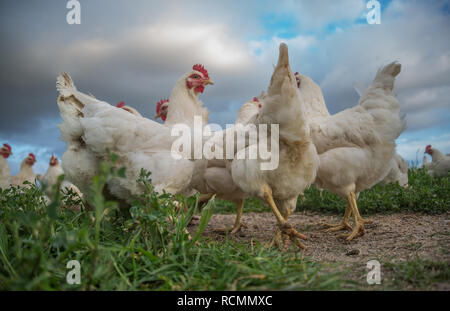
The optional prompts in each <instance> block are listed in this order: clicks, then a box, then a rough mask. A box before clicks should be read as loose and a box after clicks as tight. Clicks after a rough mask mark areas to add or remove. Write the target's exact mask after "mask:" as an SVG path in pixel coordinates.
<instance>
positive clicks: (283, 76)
mask: <svg viewBox="0 0 450 311" xmlns="http://www.w3.org/2000/svg"><path fill="white" fill-rule="evenodd" d="M303 96H304V94H302V93H301V92H300V91H299V89H298V88H297V83H296V81H295V78H294V75H293V74H292V72H291V69H290V66H289V56H288V48H287V45H286V44H284V43H283V44H281V45H280V56H279V59H278V64H277V66H276V68H275V70H274V73H273V75H272V79H271V82H270V85H269V88H268V92H267V96H266V97H265V98H264V103H263V106H262V109H261V111H260V113H259V115H258V117H257V119H256V121H255V124H256V125H257V126H259V125H261V124H269V125H270V124H279V130H280V139H279V142H276V143H278V144H279V166H278V168H276V169H275V170H261V167H260V164H261V163H263V162H264V161H263V160H262V159H256V160H250V159H242V160H241V159H238V158H236V159H234V160H233V162H232V165H231V172H232V177H233V181H234V182H235V183H236V184H237V185H238V186H239V187H240V188H241V189H242V190H243V191H244V192H245V193H248V194H249V195H252V196H256V197H259V198H262V199H265V200H266V201H267V203H268V204H269V206H270V207H271V208H272V211H273V212H274V214H275V216H276V218H277V221H278V224H279V226H280V229H281V231H278V232H277V236H276V237H275V240H274V241H275V242H277V243H280V238H281V234H285V235H286V236H287V237H289V238H290V239H291V240H292V241H294V242H295V243H296V244H297V246H299V247H301V248H305V246H304V245H303V244H301V243H300V242H299V241H298V240H296V239H297V238H303V239H304V238H306V237H305V236H303V235H301V234H299V233H298V232H297V231H296V230H295V229H293V228H292V227H291V226H290V225H289V224H288V223H287V218H288V217H289V215H290V213H291V212H292V211H293V210H295V207H296V203H297V198H298V196H299V194H300V193H302V192H303V190H304V189H305V188H307V187H309V186H310V184H311V183H312V182H313V181H314V179H315V177H316V171H317V167H318V165H319V158H318V156H317V152H316V148H315V147H314V145H313V144H312V141H311V137H310V129H309V124H308V120H307V119H306V114H305V112H304V109H305V107H304V100H305V98H304V97H303ZM269 139H270V137H269V138H268V140H269ZM250 147H251V146H248V147H247V148H245V149H243V150H240V151H238V153H239V152H248V149H249V148H250ZM272 148H273V146H272Z"/></svg>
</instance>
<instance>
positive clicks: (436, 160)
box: [425, 145, 450, 177]
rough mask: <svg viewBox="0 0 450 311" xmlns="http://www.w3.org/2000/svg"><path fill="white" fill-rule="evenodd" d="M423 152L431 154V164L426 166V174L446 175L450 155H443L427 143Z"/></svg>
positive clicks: (449, 165)
mask: <svg viewBox="0 0 450 311" xmlns="http://www.w3.org/2000/svg"><path fill="white" fill-rule="evenodd" d="M425 153H427V154H429V155H430V156H431V165H430V166H429V167H427V171H428V174H429V175H430V176H431V177H442V176H446V175H447V174H448V172H450V157H449V156H447V155H444V154H443V153H442V152H440V151H439V150H437V149H436V148H432V147H431V145H428V146H427V147H426V148H425Z"/></svg>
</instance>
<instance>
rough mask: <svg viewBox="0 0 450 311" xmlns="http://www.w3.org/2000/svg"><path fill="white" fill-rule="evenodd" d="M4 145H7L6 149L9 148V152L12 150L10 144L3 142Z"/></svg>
mask: <svg viewBox="0 0 450 311" xmlns="http://www.w3.org/2000/svg"><path fill="white" fill-rule="evenodd" d="M3 147H5V148H6V149H8V150H9V152H11V146H10V145H8V144H3Z"/></svg>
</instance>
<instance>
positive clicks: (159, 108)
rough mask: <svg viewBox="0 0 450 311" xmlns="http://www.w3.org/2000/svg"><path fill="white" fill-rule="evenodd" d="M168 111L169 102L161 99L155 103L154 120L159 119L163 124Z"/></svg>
mask: <svg viewBox="0 0 450 311" xmlns="http://www.w3.org/2000/svg"><path fill="white" fill-rule="evenodd" d="M168 111H169V100H168V99H161V100H160V101H159V102H157V103H156V115H155V119H158V118H161V120H163V122H165V121H166V119H167V112H168Z"/></svg>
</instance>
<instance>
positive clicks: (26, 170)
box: [11, 153, 36, 186]
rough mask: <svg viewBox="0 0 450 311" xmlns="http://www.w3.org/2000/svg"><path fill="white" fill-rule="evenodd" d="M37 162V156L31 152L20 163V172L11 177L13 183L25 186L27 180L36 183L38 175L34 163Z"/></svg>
mask: <svg viewBox="0 0 450 311" xmlns="http://www.w3.org/2000/svg"><path fill="white" fill-rule="evenodd" d="M34 163H36V157H35V155H34V154H32V153H30V154H28V156H27V157H26V158H25V159H23V161H22V163H21V164H20V171H19V174H17V175H16V176H13V177H12V178H11V184H12V185H13V186H23V183H24V182H25V181H28V182H30V183H34V182H35V180H36V175H35V174H34V172H33V165H34Z"/></svg>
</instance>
